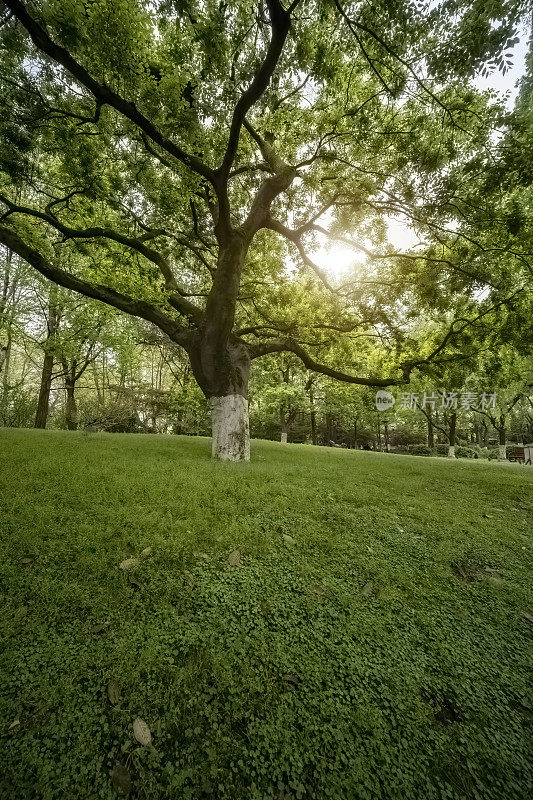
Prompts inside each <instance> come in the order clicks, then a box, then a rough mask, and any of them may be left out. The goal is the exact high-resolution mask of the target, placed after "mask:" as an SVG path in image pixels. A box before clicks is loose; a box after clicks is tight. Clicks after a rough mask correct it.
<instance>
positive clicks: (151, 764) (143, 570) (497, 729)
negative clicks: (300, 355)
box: [0, 430, 533, 800]
mask: <svg viewBox="0 0 533 800" xmlns="http://www.w3.org/2000/svg"><path fill="white" fill-rule="evenodd" d="M209 448H210V442H209V440H207V439H192V438H186V437H156V436H153V437H150V436H132V435H110V434H107V435H106V434H95V435H85V434H81V433H79V434H78V433H74V434H72V433H63V432H53V431H51V432H48V431H44V432H40V431H39V432H37V431H22V430H20V431H13V430H0V528H1V536H0V547H1V554H0V582H1V583H0V592H1V596H0V599H1V606H0V608H1V614H0V636H1V641H2V655H1V661H0V687H1V688H0V695H1V700H0V725H1V727H0V751H1V752H0V764H1V768H0V773H1V774H2V777H0V797H2V799H3V800H4V799H5V800H7V799H8V798H9V800H11V798H13V800H15V798H16V799H17V800H27V798H46V800H52V798H53V799H54V800H55V799H56V798H58V799H59V798H61V800H70V798H72V800H75V799H77V798H84V800H92V798H113V797H116V796H117V791H121V787H122V791H127V790H128V788H129V787H128V775H129V777H130V779H131V781H132V786H131V792H130V797H135V798H143V800H145V799H148V798H154V799H155V798H157V800H163V798H165V799H166V798H173V799H174V798H190V799H191V800H199V799H200V798H217V800H225V799H226V798H227V799H228V800H229V798H231V800H239V799H241V798H246V799H247V800H259V798H265V800H266V798H271V799H272V800H274V799H275V800H282V798H283V800H289V799H290V798H315V799H316V800H322V798H336V799H337V800H340V798H342V799H343V800H344V799H346V800H359V798H361V799H363V798H376V799H377V798H391V799H392V798H409V800H411V798H413V800H414V799H415V798H416V799H417V800H419V799H420V798H422V800H424V799H425V798H457V799H459V798H483V800H485V798H502V799H503V798H505V799H506V800H512V799H513V798H520V799H522V798H527V797H530V796H531V794H530V793H531V779H532V769H531V740H530V739H528V735H527V730H528V725H530V723H531V721H532V719H533V713H532V705H531V695H530V693H529V687H528V679H529V678H530V668H531V661H532V659H531V655H532V634H533V624H532V623H533V610H532V604H533V600H532V597H531V594H530V593H529V588H528V587H529V586H530V583H531V581H530V579H531V559H530V556H531V551H530V545H531V528H530V526H531V519H532V515H531V510H532V495H533V492H532V485H533V470H531V469H529V468H528V467H524V466H520V465H511V464H509V465H501V464H495V463H491V462H486V461H484V462H473V461H466V460H465V461H457V462H454V463H449V462H447V461H444V460H442V459H439V460H438V459H433V458H429V459H421V458H416V457H409V456H393V455H381V454H377V453H370V452H368V453H367V452H353V451H343V450H338V449H328V448H311V447H309V446H308V447H306V446H298V445H289V446H285V447H283V446H280V445H278V444H274V443H270V442H254V443H253V445H252V458H253V461H252V463H251V464H249V465H243V464H240V465H228V464H217V463H213V462H211V461H210V459H209ZM145 548H152V549H151V552H150V553H149V554H145V555H141V552H142V551H143V550H144V549H145ZM235 550H238V553H235V552H234V551H235ZM229 556H231V557H230V560H228V557H229ZM129 558H135V559H138V563H137V564H135V563H134V564H133V565H131V566H130V568H129V569H120V568H119V566H118V565H119V564H120V563H121V562H123V561H124V560H126V559H129ZM230 561H231V562H233V563H234V564H236V565H235V566H232V564H230ZM139 717H140V718H141V719H142V720H144V721H145V722H146V723H147V725H148V726H149V728H150V731H151V739H152V741H151V745H150V746H146V745H141V744H140V743H139V742H138V741H136V739H135V735H134V729H133V722H134V720H135V719H137V718H139ZM137 733H139V730H138V729H137ZM141 738H142V736H141ZM117 765H121V767H122V768H123V769H119V768H118V766H117Z"/></svg>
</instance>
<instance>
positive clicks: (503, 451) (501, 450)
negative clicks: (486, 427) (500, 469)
mask: <svg viewBox="0 0 533 800" xmlns="http://www.w3.org/2000/svg"><path fill="white" fill-rule="evenodd" d="M506 438H507V430H506V428H505V425H499V426H498V443H499V444H498V460H499V461H507V448H506V446H505V443H506Z"/></svg>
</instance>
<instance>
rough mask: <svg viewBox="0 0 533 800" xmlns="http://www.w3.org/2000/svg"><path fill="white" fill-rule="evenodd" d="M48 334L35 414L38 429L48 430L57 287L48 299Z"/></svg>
mask: <svg viewBox="0 0 533 800" xmlns="http://www.w3.org/2000/svg"><path fill="white" fill-rule="evenodd" d="M47 327H48V333H47V336H46V342H45V345H44V359H43V368H42V371H41V385H40V388H39V399H38V401H37V412H36V414H35V426H34V427H36V428H46V423H47V420H48V409H49V407H50V389H51V388H52V370H53V368H54V353H53V343H54V338H55V335H56V333H57V329H58V328H59V309H58V308H57V287H55V286H52V287H51V289H50V295H49V299H48V319H47Z"/></svg>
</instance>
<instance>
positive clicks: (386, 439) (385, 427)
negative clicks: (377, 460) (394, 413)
mask: <svg viewBox="0 0 533 800" xmlns="http://www.w3.org/2000/svg"><path fill="white" fill-rule="evenodd" d="M383 429H384V432H385V450H386V452H387V453H388V452H389V450H390V445H389V421H388V420H387V419H385V420H383Z"/></svg>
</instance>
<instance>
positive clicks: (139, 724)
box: [133, 717, 152, 747]
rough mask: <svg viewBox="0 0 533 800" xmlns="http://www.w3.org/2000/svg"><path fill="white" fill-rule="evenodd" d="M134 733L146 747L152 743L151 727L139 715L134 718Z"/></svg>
mask: <svg viewBox="0 0 533 800" xmlns="http://www.w3.org/2000/svg"><path fill="white" fill-rule="evenodd" d="M133 735H134V736H135V738H136V739H137V741H138V742H139V744H143V745H145V746H146V747H147V746H148V745H150V744H152V734H151V732H150V728H149V727H148V725H147V724H146V722H145V721H144V720H143V719H141V718H140V717H137V719H134V720H133Z"/></svg>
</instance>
